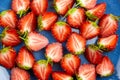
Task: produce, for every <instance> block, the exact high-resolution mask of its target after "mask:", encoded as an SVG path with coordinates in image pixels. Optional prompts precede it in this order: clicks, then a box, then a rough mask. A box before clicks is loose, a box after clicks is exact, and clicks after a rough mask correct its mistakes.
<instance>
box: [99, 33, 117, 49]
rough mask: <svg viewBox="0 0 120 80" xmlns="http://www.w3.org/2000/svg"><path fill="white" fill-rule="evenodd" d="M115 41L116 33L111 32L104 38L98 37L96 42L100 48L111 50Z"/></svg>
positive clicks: (114, 45)
mask: <svg viewBox="0 0 120 80" xmlns="http://www.w3.org/2000/svg"><path fill="white" fill-rule="evenodd" d="M117 42H118V35H116V34H113V35H111V36H108V37H105V38H99V39H98V42H97V44H98V46H99V48H100V49H102V50H104V51H111V50H114V49H115V47H116V45H117Z"/></svg>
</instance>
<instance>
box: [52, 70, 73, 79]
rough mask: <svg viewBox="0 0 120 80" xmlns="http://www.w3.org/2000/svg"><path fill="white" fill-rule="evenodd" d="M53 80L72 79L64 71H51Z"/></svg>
mask: <svg viewBox="0 0 120 80" xmlns="http://www.w3.org/2000/svg"><path fill="white" fill-rule="evenodd" d="M52 78H53V80H74V79H73V77H72V76H70V75H68V74H66V73H64V72H57V71H56V72H53V73H52Z"/></svg>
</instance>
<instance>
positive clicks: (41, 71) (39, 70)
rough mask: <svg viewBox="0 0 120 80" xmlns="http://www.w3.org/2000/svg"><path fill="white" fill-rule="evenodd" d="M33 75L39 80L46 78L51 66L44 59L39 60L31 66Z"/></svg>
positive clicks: (50, 71) (45, 79) (46, 79)
mask: <svg viewBox="0 0 120 80" xmlns="http://www.w3.org/2000/svg"><path fill="white" fill-rule="evenodd" d="M33 72H34V74H35V76H36V77H37V78H38V79H40V80H48V78H49V76H50V74H51V73H52V66H51V64H49V63H48V62H47V61H46V60H39V61H37V62H35V64H34V66H33Z"/></svg>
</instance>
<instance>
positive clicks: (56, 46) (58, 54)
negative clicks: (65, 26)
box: [46, 42, 63, 62]
mask: <svg viewBox="0 0 120 80" xmlns="http://www.w3.org/2000/svg"><path fill="white" fill-rule="evenodd" d="M62 56H63V50H62V44H61V43H58V42H56V43H52V44H49V45H48V46H47V48H46V57H47V58H48V60H50V61H54V62H59V61H60V60H61V59H62Z"/></svg>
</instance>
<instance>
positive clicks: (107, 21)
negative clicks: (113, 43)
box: [99, 14, 118, 37]
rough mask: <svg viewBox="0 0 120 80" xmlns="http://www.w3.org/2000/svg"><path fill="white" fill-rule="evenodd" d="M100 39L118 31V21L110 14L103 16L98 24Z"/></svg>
mask: <svg viewBox="0 0 120 80" xmlns="http://www.w3.org/2000/svg"><path fill="white" fill-rule="evenodd" d="M99 26H100V34H99V36H100V37H108V36H110V35H113V34H115V32H116V31H117V29H118V20H117V18H116V16H114V15H112V14H104V15H103V17H102V18H101V19H100V22H99Z"/></svg>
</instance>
